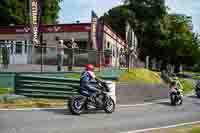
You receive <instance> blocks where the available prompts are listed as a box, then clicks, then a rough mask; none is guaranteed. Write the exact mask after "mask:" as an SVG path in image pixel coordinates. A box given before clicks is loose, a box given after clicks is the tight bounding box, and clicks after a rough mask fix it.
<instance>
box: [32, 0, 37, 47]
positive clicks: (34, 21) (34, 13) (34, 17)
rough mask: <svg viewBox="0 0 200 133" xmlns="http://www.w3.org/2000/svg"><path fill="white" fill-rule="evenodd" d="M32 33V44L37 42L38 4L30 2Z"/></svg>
mask: <svg viewBox="0 0 200 133" xmlns="http://www.w3.org/2000/svg"><path fill="white" fill-rule="evenodd" d="M31 13H32V32H33V43H34V44H35V43H37V42H38V2H37V0H32V12H31Z"/></svg>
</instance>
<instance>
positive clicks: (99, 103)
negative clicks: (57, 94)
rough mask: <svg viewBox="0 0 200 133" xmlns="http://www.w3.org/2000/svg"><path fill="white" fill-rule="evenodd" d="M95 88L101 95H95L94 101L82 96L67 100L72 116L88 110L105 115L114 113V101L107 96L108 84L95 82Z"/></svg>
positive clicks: (100, 81)
mask: <svg viewBox="0 0 200 133" xmlns="http://www.w3.org/2000/svg"><path fill="white" fill-rule="evenodd" d="M96 87H97V88H98V89H99V90H101V93H99V94H97V96H96V97H95V98H94V100H91V99H90V98H89V97H86V96H83V95H79V96H74V97H72V98H71V99H70V100H69V102H68V108H69V110H70V112H71V113H72V114H74V115H80V114H81V113H83V112H84V111H89V110H104V111H105V112H106V113H113V112H114V111H115V101H114V99H113V98H112V97H111V96H110V95H109V92H111V88H110V86H109V82H106V81H102V80H97V86H96Z"/></svg>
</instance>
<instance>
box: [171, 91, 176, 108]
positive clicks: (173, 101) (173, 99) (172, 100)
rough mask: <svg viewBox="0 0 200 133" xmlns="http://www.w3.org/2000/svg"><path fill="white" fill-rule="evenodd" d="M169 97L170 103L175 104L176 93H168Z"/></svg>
mask: <svg viewBox="0 0 200 133" xmlns="http://www.w3.org/2000/svg"><path fill="white" fill-rule="evenodd" d="M170 99H171V105H173V106H175V105H176V95H175V94H173V93H172V94H171V95H170Z"/></svg>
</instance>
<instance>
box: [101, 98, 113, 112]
mask: <svg viewBox="0 0 200 133" xmlns="http://www.w3.org/2000/svg"><path fill="white" fill-rule="evenodd" d="M104 111H105V112H106V113H113V112H114V111H115V102H114V100H113V99H112V98H111V97H109V98H106V101H105V105H104Z"/></svg>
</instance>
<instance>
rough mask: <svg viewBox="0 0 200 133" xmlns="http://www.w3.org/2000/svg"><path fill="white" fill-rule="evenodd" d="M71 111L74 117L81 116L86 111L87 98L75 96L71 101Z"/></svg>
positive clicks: (69, 105)
mask: <svg viewBox="0 0 200 133" xmlns="http://www.w3.org/2000/svg"><path fill="white" fill-rule="evenodd" d="M68 107H69V110H70V112H71V113H72V114H74V115H80V114H81V113H82V112H83V111H84V110H85V97H83V96H75V97H73V98H71V99H70V100H69V104H68Z"/></svg>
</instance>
